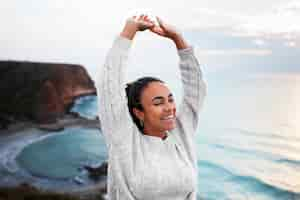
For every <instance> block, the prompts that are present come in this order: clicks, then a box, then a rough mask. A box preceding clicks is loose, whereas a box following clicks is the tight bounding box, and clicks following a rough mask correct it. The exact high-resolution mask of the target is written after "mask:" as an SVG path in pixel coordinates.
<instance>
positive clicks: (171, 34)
mask: <svg viewBox="0 0 300 200" xmlns="http://www.w3.org/2000/svg"><path fill="white" fill-rule="evenodd" d="M156 20H157V22H158V25H156V24H155V22H154V21H153V20H151V19H150V18H149V17H148V16H147V15H140V16H133V17H130V18H128V19H127V21H126V25H125V27H124V30H123V33H125V34H127V36H128V35H129V36H130V37H129V38H130V39H132V38H133V37H134V35H135V33H136V32H137V31H145V30H150V31H151V32H153V33H155V34H157V35H160V36H162V37H166V38H169V39H174V38H175V37H176V36H178V35H179V32H178V31H177V30H176V29H175V28H174V27H172V26H171V25H169V24H166V23H165V22H163V21H162V20H161V19H160V18H159V17H156Z"/></svg>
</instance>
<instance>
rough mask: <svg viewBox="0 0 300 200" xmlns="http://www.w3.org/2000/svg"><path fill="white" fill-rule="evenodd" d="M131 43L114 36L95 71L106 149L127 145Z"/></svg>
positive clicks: (129, 127) (128, 135)
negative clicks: (127, 67)
mask: <svg viewBox="0 0 300 200" xmlns="http://www.w3.org/2000/svg"><path fill="white" fill-rule="evenodd" d="M131 43H132V42H131V40H129V39H127V38H124V37H121V36H119V37H117V38H116V39H115V41H114V43H113V45H112V47H111V49H110V50H109V52H108V54H107V56H106V59H105V62H104V65H103V67H102V68H100V69H99V70H98V72H97V79H96V84H97V94H98V115H99V119H100V122H101V132H102V134H103V135H104V138H105V142H106V145H107V147H108V150H111V148H112V147H114V148H121V147H122V146H123V147H124V146H126V145H130V144H128V142H129V139H130V137H131V135H130V134H132V131H131V130H130V129H131V128H132V126H133V122H132V120H131V117H130V114H129V111H128V107H127V97H126V92H125V80H124V76H125V74H124V72H125V67H126V62H127V58H128V52H129V49H130V46H131ZM127 140H128V141H127Z"/></svg>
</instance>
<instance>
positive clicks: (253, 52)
mask: <svg viewBox="0 0 300 200" xmlns="http://www.w3.org/2000/svg"><path fill="white" fill-rule="evenodd" d="M196 51H197V54H198V55H200V56H269V55H271V54H272V51H271V50H270V49H197V50H196Z"/></svg>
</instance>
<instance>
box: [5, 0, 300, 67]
mask: <svg viewBox="0 0 300 200" xmlns="http://www.w3.org/2000/svg"><path fill="white" fill-rule="evenodd" d="M140 13H146V14H149V15H150V16H156V15H157V16H160V17H161V18H163V19H165V21H168V22H170V23H172V24H174V25H176V26H177V27H178V28H179V29H180V30H181V31H182V32H184V33H185V35H186V37H187V39H188V40H189V41H190V42H191V43H193V45H194V46H195V47H196V49H197V54H198V55H199V56H200V57H202V60H203V61H204V62H206V63H207V64H208V65H211V66H214V67H215V68H214V67H211V68H210V70H211V69H212V68H214V69H213V70H212V71H214V70H216V69H219V68H222V67H224V66H229V65H231V66H234V65H243V64H245V63H247V65H249V62H248V61H249V58H250V57H251V60H252V61H253V63H251V62H250V65H251V66H255V65H256V66H258V65H262V64H266V63H267V64H269V65H273V64H274V62H276V59H275V61H274V58H275V57H276V58H278V55H280V56H281V55H282V56H283V57H282V58H280V59H279V58H278V62H279V61H280V63H279V64H280V66H281V67H283V66H284V68H289V66H288V65H289V64H290V65H291V66H292V67H291V69H294V70H295V69H297V68H298V69H299V68H300V66H299V63H300V62H299V61H298V60H299V59H298V55H299V53H300V51H299V48H300V23H299V21H300V1H299V0H252V1H240V0H227V1H219V0H192V1H191V0H187V1H182V0H181V1H177V0H172V1H171V0H164V1H163V0H151V1H140V0H127V1H117V0H109V1H105V2H104V1H100V0H85V1H82V0H76V1H75V0H26V1H24V0H6V1H5V0H3V1H2V2H1V7H0V24H1V31H0V59H2V60H3V59H5V60H6V59H10V60H32V61H53V62H75V63H82V64H85V65H96V62H97V61H96V60H97V59H99V60H101V59H103V57H104V55H105V52H106V50H107V49H108V48H109V47H110V45H111V43H112V40H113V38H114V37H115V36H116V35H117V34H118V33H119V31H120V30H121V28H122V26H123V24H124V22H125V20H126V18H127V17H129V16H132V15H134V14H140ZM137 40H140V41H141V42H140V43H142V44H144V45H145V46H147V44H148V45H150V44H152V43H153V42H154V41H156V39H155V37H154V36H152V35H150V34H144V35H142V36H139V39H137ZM141 46H142V45H137V48H141ZM150 46H151V45H150ZM150 46H149V47H150ZM152 47H156V46H155V45H154V46H152ZM158 55H159V54H158ZM247 56H250V57H248V60H247V62H246V61H245V60H244V61H243V59H244V58H245V57H247ZM216 58H220V59H221V60H220V59H216ZM253 58H255V59H253ZM256 58H257V59H256ZM262 58H265V59H262ZM222 59H223V60H222ZM232 60H234V62H232ZM254 60H255V61H254ZM282 60H285V62H283V61H282ZM217 61H218V62H217ZM220 61H222V64H220ZM271 61H272V62H271ZM100 62H101V61H100ZM260 62H262V63H260ZM268 62H269V63H268ZM277 64H278V63H277ZM275 65H276V63H275ZM280 66H279V65H278V66H277V68H280ZM92 67H94V66H92ZM275 68H276V67H275Z"/></svg>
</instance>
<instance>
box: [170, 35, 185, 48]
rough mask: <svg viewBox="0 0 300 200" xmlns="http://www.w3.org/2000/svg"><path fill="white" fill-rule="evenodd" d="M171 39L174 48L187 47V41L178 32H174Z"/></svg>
mask: <svg viewBox="0 0 300 200" xmlns="http://www.w3.org/2000/svg"><path fill="white" fill-rule="evenodd" d="M171 39H172V40H173V42H174V43H175V45H176V48H177V49H178V50H180V49H186V48H188V47H189V45H188V43H187V42H186V41H185V39H184V38H183V37H182V35H181V34H180V33H176V34H174V36H172V38H171Z"/></svg>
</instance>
